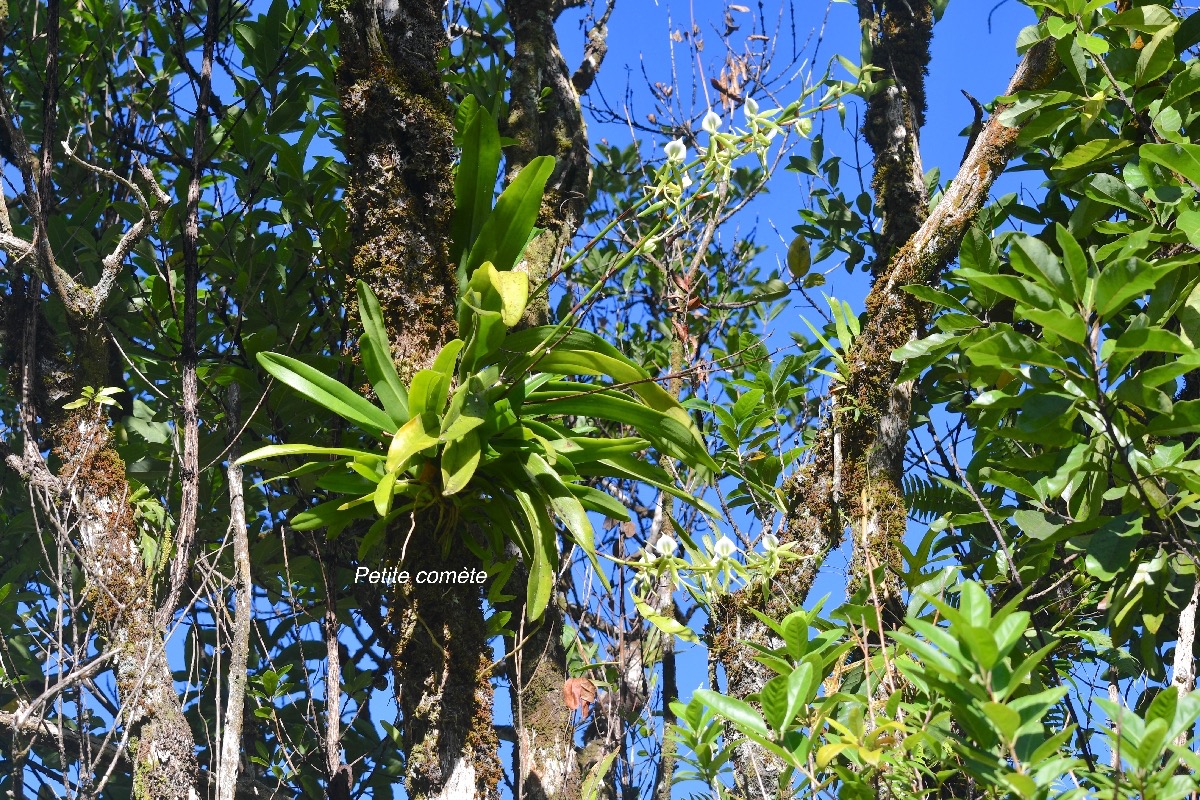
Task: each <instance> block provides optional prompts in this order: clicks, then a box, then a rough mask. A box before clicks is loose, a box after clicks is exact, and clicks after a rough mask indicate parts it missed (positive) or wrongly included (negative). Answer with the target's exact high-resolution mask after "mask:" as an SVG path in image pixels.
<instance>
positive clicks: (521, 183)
mask: <svg viewBox="0 0 1200 800" xmlns="http://www.w3.org/2000/svg"><path fill="white" fill-rule="evenodd" d="M553 171H554V158H553V157H552V156H538V157H537V158H535V159H533V160H532V161H530V162H529V163H528V164H526V165H525V168H524V169H522V170H521V172H520V173H519V174H518V175H517V177H516V178H514V179H513V182H512V183H510V184H509V185H508V188H507V189H505V190H504V192H503V193H502V194H501V195H500V199H498V200H497V201H496V207H495V208H493V209H492V213H491V214H489V215H488V218H487V220H486V221H484V223H483V227H482V228H481V229H480V231H479V236H478V238H477V239H476V240H475V244H474V245H473V246H472V247H471V254H470V256H468V258H467V267H466V274H467V275H470V274H471V273H473V272H474V271H475V270H476V268H478V267H479V266H480V265H481V264H483V263H484V262H485V261H490V262H492V263H493V264H495V265H496V269H498V270H501V271H503V270H510V269H512V268H513V267H514V266H516V263H517V259H519V258H520V257H521V251H522V250H524V249H525V244H526V243H527V242H528V241H529V237H530V235H531V234H532V233H533V226H534V225H535V224H536V223H537V216H538V209H539V208H541V205H542V192H543V191H545V189H546V181H547V180H549V179H550V173H552V172H553Z"/></svg>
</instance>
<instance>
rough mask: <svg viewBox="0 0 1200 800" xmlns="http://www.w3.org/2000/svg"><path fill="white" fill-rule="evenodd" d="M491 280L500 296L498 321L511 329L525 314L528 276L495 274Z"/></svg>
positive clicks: (511, 273)
mask: <svg viewBox="0 0 1200 800" xmlns="http://www.w3.org/2000/svg"><path fill="white" fill-rule="evenodd" d="M484 266H487V265H486V264H485V265H484ZM491 278H492V285H493V286H495V287H496V291H497V292H498V293H499V294H500V300H501V310H500V320H501V321H502V322H503V323H504V324H505V325H506V326H508V327H510V328H511V327H512V326H514V325H516V324H517V323H518V322H520V321H521V317H522V316H523V315H524V314H525V306H526V304H527V303H528V302H529V276H528V275H526V274H525V273H524V272H497V273H496V274H495V275H492V276H491Z"/></svg>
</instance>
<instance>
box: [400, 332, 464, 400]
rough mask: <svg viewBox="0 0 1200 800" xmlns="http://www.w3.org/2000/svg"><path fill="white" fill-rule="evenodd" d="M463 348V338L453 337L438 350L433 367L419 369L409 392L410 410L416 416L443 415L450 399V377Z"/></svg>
mask: <svg viewBox="0 0 1200 800" xmlns="http://www.w3.org/2000/svg"><path fill="white" fill-rule="evenodd" d="M462 348H463V341H462V339H451V340H450V341H448V342H446V344H445V345H444V346H443V347H442V349H441V350H440V351H439V352H438V355H437V358H435V359H434V361H433V366H432V367H430V368H429V369H422V370H418V372H417V374H416V375H414V376H413V379H412V385H411V386H410V387H409V392H408V411H409V413H410V414H412V415H413V416H414V417H415V416H419V415H421V414H424V413H426V412H430V413H433V414H437V415H439V416H440V415H441V413H442V410H443V409H444V408H445V407H446V403H447V401H448V400H449V399H450V398H449V394H450V377H451V375H453V374H454V361H455V359H457V358H458V354H459V353H460V352H461V351H462Z"/></svg>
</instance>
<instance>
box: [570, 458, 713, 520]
mask: <svg viewBox="0 0 1200 800" xmlns="http://www.w3.org/2000/svg"><path fill="white" fill-rule="evenodd" d="M579 474H580V475H583V476H589V475H596V476H606V477H613V478H625V479H628V480H633V481H641V482H642V483H644V484H646V485H647V486H653V487H655V488H657V489H662V490H663V491H664V492H666V493H667V494H669V495H671V496H672V497H675V498H677V499H679V500H682V501H684V502H685V503H687V504H689V505H691V506H694V507H695V508H698V509H700V510H701V511H703V512H704V513H705V514H707V515H708V516H709V517H710V518H711V519H721V512H720V511H717V509H715V508H713V507H712V506H711V505H709V504H708V503H706V502H705V501H704V500H703V499H701V498H699V497H696V496H695V495H692V494H690V493H688V492H685V491H683V490H682V489H680V488H678V487H677V486H675V484H674V483H673V482H672V481H671V476H669V475H668V474H667V473H666V470H664V469H662V468H661V467H656V466H654V465H653V464H648V463H646V462H645V461H641V460H639V459H637V458H634V457H633V456H628V455H614V456H609V457H608V458H605V459H602V460H600V461H599V462H597V464H595V465H587V466H585V467H583V468H581V469H580V470H579Z"/></svg>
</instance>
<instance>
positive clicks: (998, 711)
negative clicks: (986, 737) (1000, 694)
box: [983, 701, 1021, 742]
mask: <svg viewBox="0 0 1200 800" xmlns="http://www.w3.org/2000/svg"><path fill="white" fill-rule="evenodd" d="M983 713H984V715H986V716H987V718H988V721H989V722H991V723H992V726H993V727H994V728H995V729H996V731H997V732H998V733H999V734H1000V738H1002V739H1003V740H1004V741H1005V742H1012V741H1013V740H1014V739H1016V738H1017V729H1018V728H1020V727H1021V715H1020V714H1018V713H1017V712H1016V711H1013V710H1012V709H1011V708H1009V707H1008V706H1006V705H1001V704H1000V703H995V702H991V701H988V702H986V703H984V704H983Z"/></svg>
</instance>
